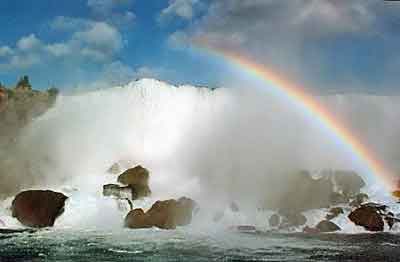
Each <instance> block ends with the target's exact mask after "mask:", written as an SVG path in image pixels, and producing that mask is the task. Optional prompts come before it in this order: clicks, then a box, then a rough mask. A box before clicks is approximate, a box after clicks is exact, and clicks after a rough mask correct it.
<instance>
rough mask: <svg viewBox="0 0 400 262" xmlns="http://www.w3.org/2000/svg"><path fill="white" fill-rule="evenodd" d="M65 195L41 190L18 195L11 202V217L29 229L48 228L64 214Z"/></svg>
mask: <svg viewBox="0 0 400 262" xmlns="http://www.w3.org/2000/svg"><path fill="white" fill-rule="evenodd" d="M67 198H68V197H66V196H65V195H63V194H61V193H58V192H53V191H42V190H30V191H24V192H21V193H19V194H18V195H17V196H16V197H15V199H14V200H13V202H12V207H11V208H12V215H13V217H16V218H17V219H18V221H20V222H21V223H22V224H23V225H26V226H29V227H50V226H53V225H54V222H55V220H56V218H57V217H58V216H60V215H61V214H62V213H63V212H64V204H65V200H67Z"/></svg>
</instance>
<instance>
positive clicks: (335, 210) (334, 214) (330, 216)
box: [326, 207, 344, 220]
mask: <svg viewBox="0 0 400 262" xmlns="http://www.w3.org/2000/svg"><path fill="white" fill-rule="evenodd" d="M340 214H344V211H343V208H341V207H333V208H331V209H330V210H329V213H328V214H327V215H326V219H327V220H331V219H334V218H335V217H337V216H339V215H340Z"/></svg>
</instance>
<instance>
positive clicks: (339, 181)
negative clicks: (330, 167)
mask: <svg viewBox="0 0 400 262" xmlns="http://www.w3.org/2000/svg"><path fill="white" fill-rule="evenodd" d="M332 179H333V181H334V184H335V186H336V188H337V190H339V191H341V192H342V193H343V195H345V196H347V197H352V196H355V195H357V194H358V193H360V190H361V188H362V187H364V186H365V182H364V180H363V179H362V178H361V176H359V175H358V174H357V173H356V172H354V171H346V170H337V171H334V172H333V174H332Z"/></svg>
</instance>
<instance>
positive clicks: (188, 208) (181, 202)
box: [175, 197, 197, 226]
mask: <svg viewBox="0 0 400 262" xmlns="http://www.w3.org/2000/svg"><path fill="white" fill-rule="evenodd" d="M196 207H197V204H196V202H195V201H194V200H192V199H190V198H187V197H181V198H179V199H178V205H177V209H176V213H175V223H176V225H178V226H186V225H189V224H190V223H191V222H192V216H193V212H194V211H195V209H196Z"/></svg>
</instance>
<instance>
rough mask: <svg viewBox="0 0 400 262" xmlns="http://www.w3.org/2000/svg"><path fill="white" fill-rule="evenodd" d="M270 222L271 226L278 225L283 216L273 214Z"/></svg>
mask: <svg viewBox="0 0 400 262" xmlns="http://www.w3.org/2000/svg"><path fill="white" fill-rule="evenodd" d="M268 222H269V226H270V227H277V226H279V224H280V223H281V217H280V216H279V215H278V214H273V215H272V216H271V217H270V218H269V220H268Z"/></svg>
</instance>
